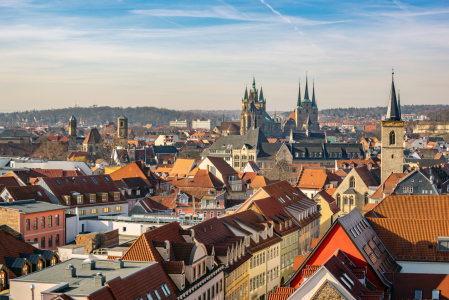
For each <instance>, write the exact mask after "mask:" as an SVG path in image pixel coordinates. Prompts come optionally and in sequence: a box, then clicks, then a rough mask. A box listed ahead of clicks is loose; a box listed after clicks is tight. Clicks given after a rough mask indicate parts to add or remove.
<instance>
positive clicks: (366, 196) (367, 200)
mask: <svg viewBox="0 0 449 300" xmlns="http://www.w3.org/2000/svg"><path fill="white" fill-rule="evenodd" d="M368 202H369V195H368V193H365V205H366V204H368Z"/></svg>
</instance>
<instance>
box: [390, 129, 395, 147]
mask: <svg viewBox="0 0 449 300" xmlns="http://www.w3.org/2000/svg"><path fill="white" fill-rule="evenodd" d="M394 144H396V134H395V133H394V131H392V132H390V145H394Z"/></svg>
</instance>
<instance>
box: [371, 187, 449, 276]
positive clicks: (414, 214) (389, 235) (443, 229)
mask: <svg viewBox="0 0 449 300" xmlns="http://www.w3.org/2000/svg"><path fill="white" fill-rule="evenodd" d="M448 213H449V196H448V195H441V196H438V195H432V196H431V195H408V196H406V195H402V196H396V195H391V196H388V197H386V198H385V199H384V200H382V201H381V202H380V203H379V204H377V205H376V207H374V208H373V209H372V210H371V211H370V212H368V213H366V214H365V217H366V218H367V220H368V222H369V224H370V225H371V227H372V228H373V229H374V230H375V231H376V233H377V235H378V236H379V238H380V239H381V240H382V242H383V243H384V245H385V247H386V249H387V250H388V252H389V253H391V255H392V256H393V257H394V259H395V260H396V262H397V263H398V264H399V265H400V266H401V267H402V271H401V272H403V273H431V274H433V273H441V274H447V270H446V268H447V262H448V261H449V251H447V249H448V243H449V238H448V237H449V221H448V219H447V215H448Z"/></svg>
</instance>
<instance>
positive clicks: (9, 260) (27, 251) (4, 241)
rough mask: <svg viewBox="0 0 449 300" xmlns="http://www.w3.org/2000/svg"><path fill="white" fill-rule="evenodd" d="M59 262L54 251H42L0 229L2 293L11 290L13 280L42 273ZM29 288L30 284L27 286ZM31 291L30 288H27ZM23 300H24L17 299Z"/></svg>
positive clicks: (0, 280) (0, 286) (0, 283)
mask: <svg viewBox="0 0 449 300" xmlns="http://www.w3.org/2000/svg"><path fill="white" fill-rule="evenodd" d="M58 262H59V257H58V255H57V254H56V252H54V251H52V250H40V249H37V248H35V247H33V246H32V245H30V244H29V243H27V242H25V241H24V240H22V239H20V238H18V237H16V236H14V235H12V234H11V233H9V232H7V231H5V230H3V229H0V293H1V291H3V290H7V289H8V288H9V289H11V286H10V283H11V280H13V279H15V278H17V277H21V276H23V275H26V274H29V273H32V272H35V271H41V270H42V269H44V268H47V267H49V266H53V265H55V264H57V263H58ZM27 287H29V284H28V285H27ZM27 291H29V288H27ZM17 299H23V298H20V297H19V298H17Z"/></svg>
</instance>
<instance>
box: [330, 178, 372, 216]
mask: <svg viewBox="0 0 449 300" xmlns="http://www.w3.org/2000/svg"><path fill="white" fill-rule="evenodd" d="M351 177H354V179H355V187H354V188H353V189H354V191H355V193H354V194H343V193H344V192H345V191H346V190H348V189H349V187H350V180H351ZM366 193H368V194H369V188H368V187H367V186H366V184H365V182H364V181H363V180H362V178H360V176H359V174H357V172H356V171H355V170H354V169H352V170H351V172H349V174H348V176H346V178H345V179H344V180H343V182H342V183H341V184H340V185H339V186H338V188H337V189H336V190H335V192H334V194H333V195H332V197H333V198H334V199H335V200H337V195H338V194H340V197H341V198H340V199H341V201H340V205H339V208H340V210H341V212H342V213H344V214H347V213H349V212H350V211H351V210H353V209H354V208H357V209H358V210H359V211H360V212H362V208H363V206H365V194H366ZM350 196H353V197H354V205H351V204H350V199H349V197H350ZM344 197H348V204H344V203H345V201H344ZM337 204H338V202H337Z"/></svg>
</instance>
